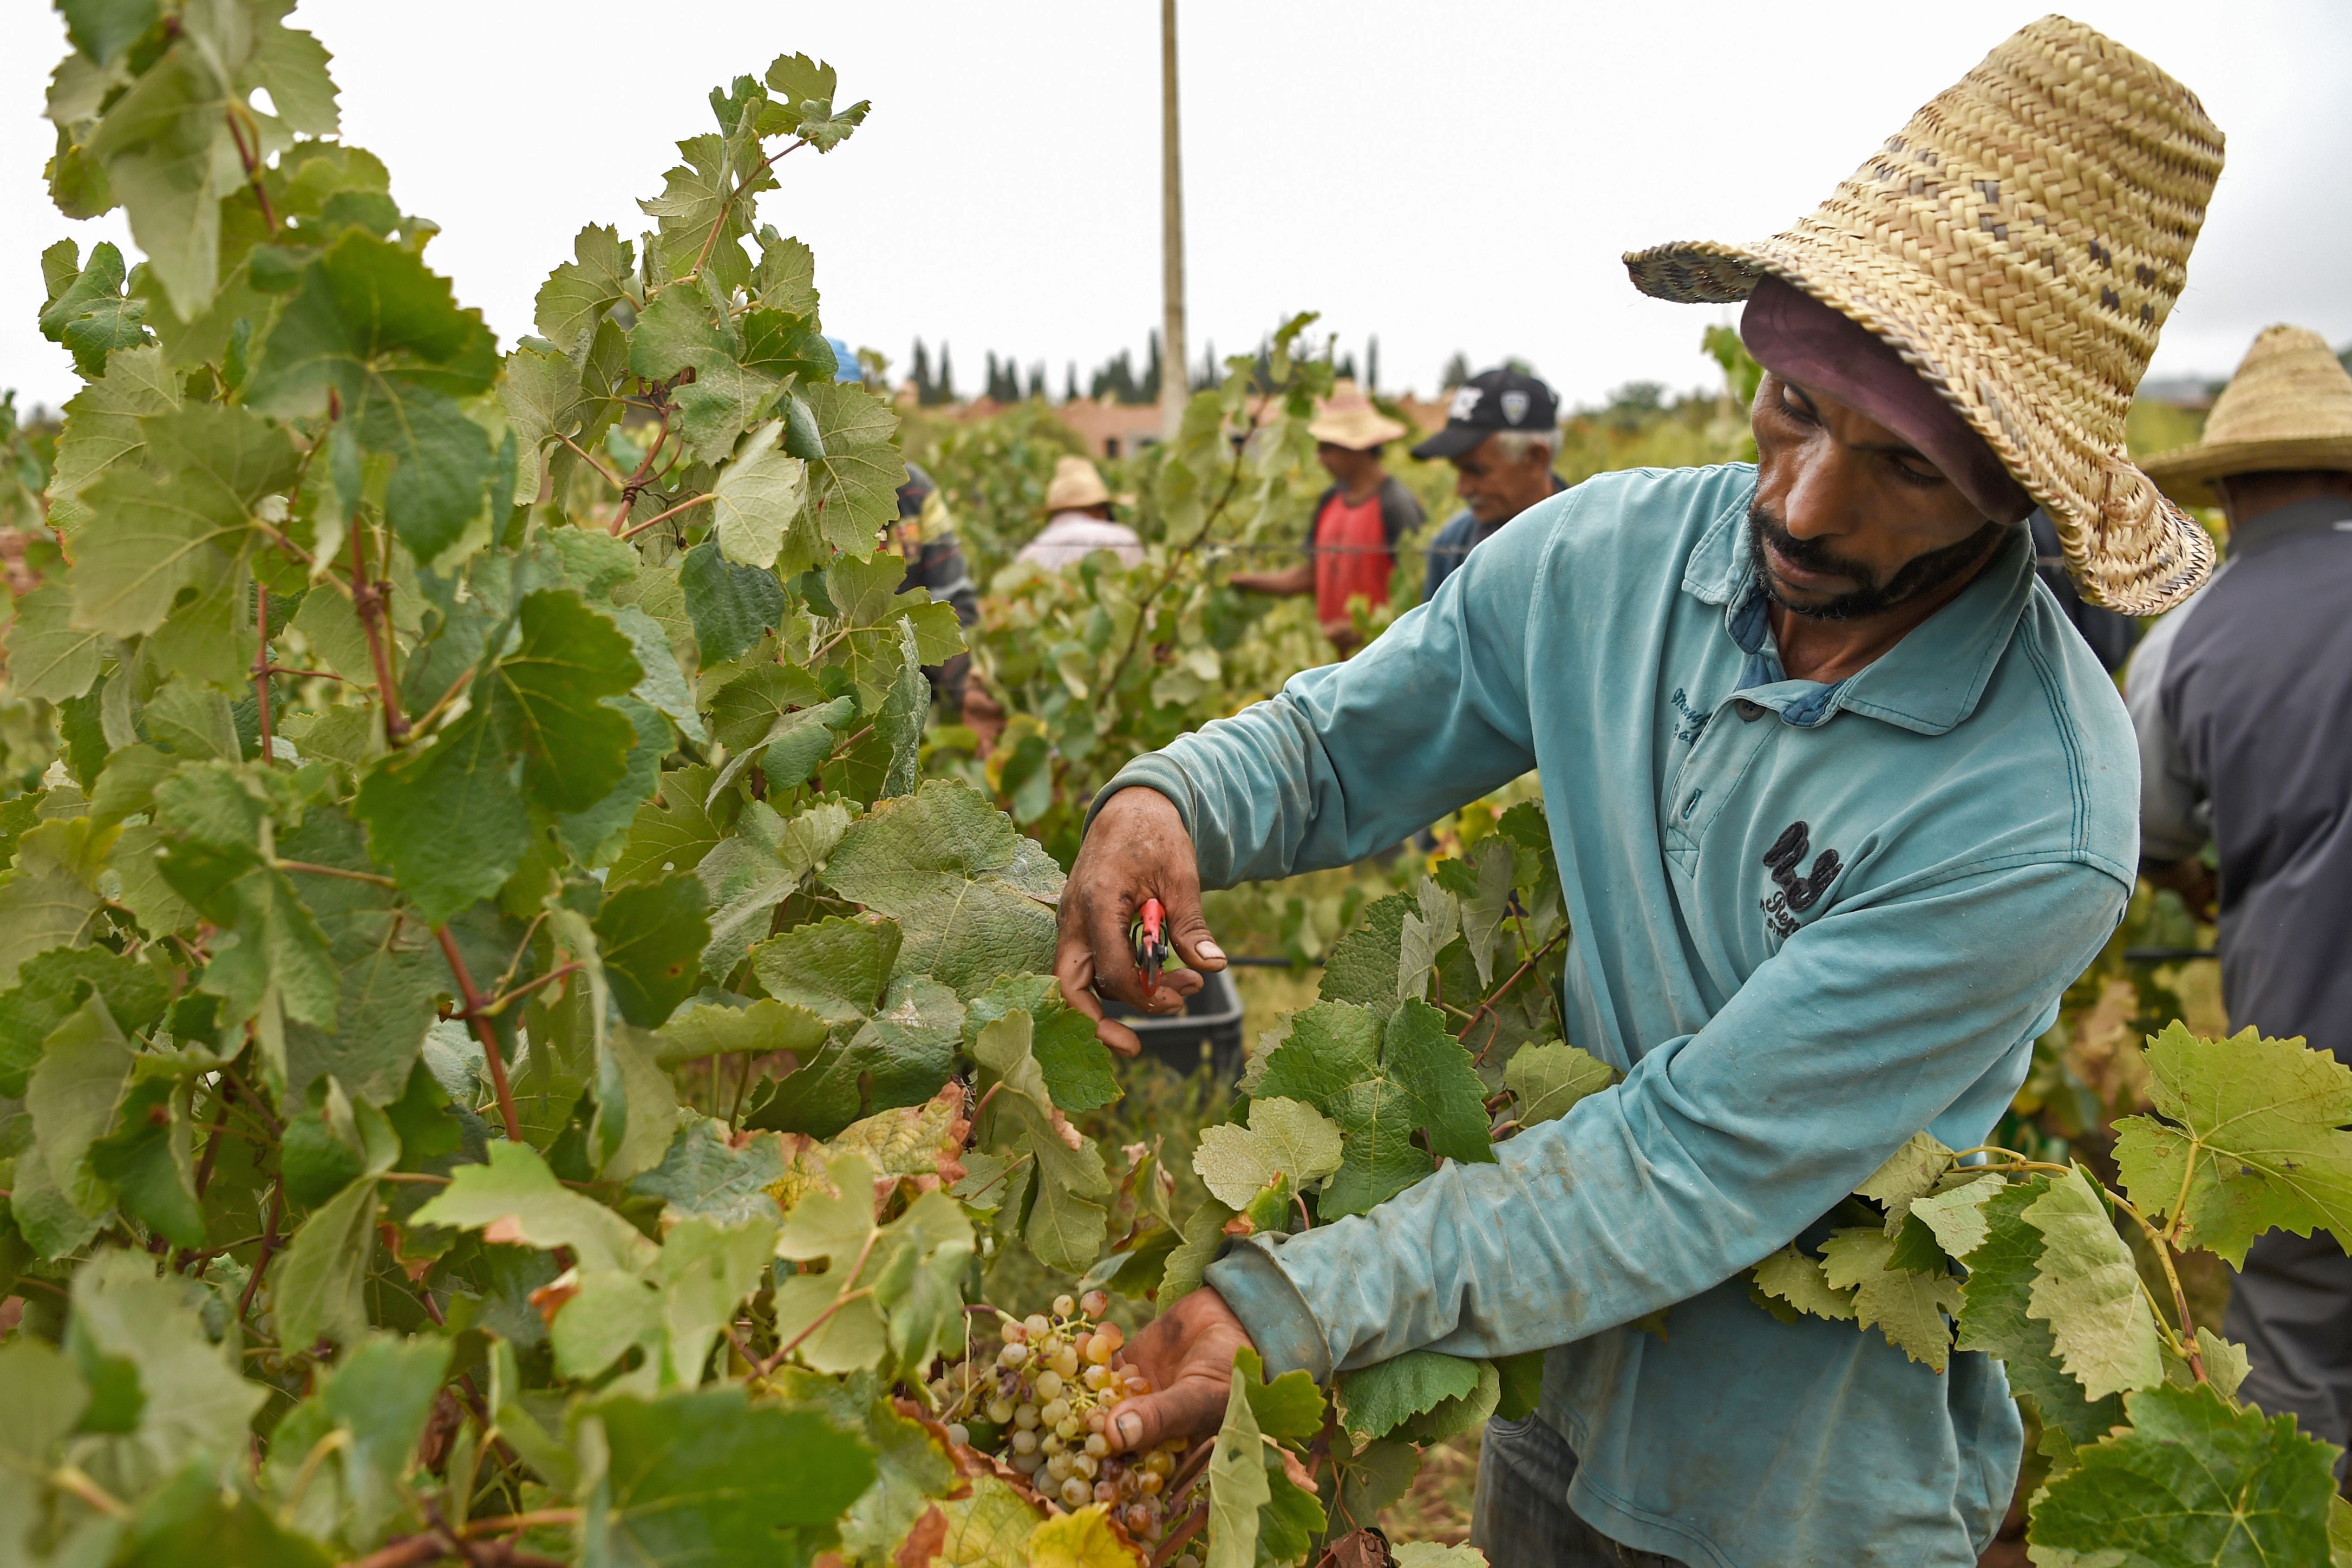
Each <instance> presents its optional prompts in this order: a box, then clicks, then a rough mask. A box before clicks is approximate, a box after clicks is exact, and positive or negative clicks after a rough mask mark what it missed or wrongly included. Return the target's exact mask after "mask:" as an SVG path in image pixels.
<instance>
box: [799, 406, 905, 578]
mask: <svg viewBox="0 0 2352 1568" xmlns="http://www.w3.org/2000/svg"><path fill="white" fill-rule="evenodd" d="M799 392H800V395H801V397H802V398H803V400H804V401H805V402H806V403H807V405H808V407H809V412H810V413H811V414H813V415H814V416H815V417H816V426H817V431H818V434H819V436H820V437H822V439H823V440H824V458H822V459H821V460H819V461H817V462H815V463H813V464H811V465H810V476H811V479H812V480H813V481H814V482H813V484H812V486H811V489H810V500H811V502H812V504H813V505H814V508H815V510H816V516H817V521H818V525H819V527H820V529H821V530H822V531H823V534H824V542H826V543H827V544H829V545H831V546H833V548H835V549H836V550H841V551H845V552H848V553H850V554H852V555H865V554H868V553H870V552H872V551H873V549H874V541H875V538H876V536H877V534H878V533H880V531H882V530H883V529H884V528H886V527H887V526H888V525H889V523H890V522H891V521H892V520H893V519H895V518H896V517H897V516H898V487H899V486H900V485H903V484H905V483H906V482H907V463H906V459H905V458H903V457H901V456H900V455H899V452H898V441H897V440H896V438H895V437H897V434H898V411H897V410H896V409H894V408H892V407H891V406H890V405H889V404H887V403H886V402H884V401H883V400H882V399H881V398H879V397H877V396H875V395H873V394H872V393H870V392H868V391H866V389H865V388H864V387H862V386H852V385H849V384H845V383H843V382H837V381H825V382H818V383H815V384H803V385H802V386H801V387H800V389H799Z"/></svg>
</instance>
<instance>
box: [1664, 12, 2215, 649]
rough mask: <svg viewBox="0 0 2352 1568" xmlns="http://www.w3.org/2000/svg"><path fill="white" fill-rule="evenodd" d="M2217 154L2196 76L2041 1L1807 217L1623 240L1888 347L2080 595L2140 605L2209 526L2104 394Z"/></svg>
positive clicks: (2135, 337)
mask: <svg viewBox="0 0 2352 1568" xmlns="http://www.w3.org/2000/svg"><path fill="white" fill-rule="evenodd" d="M2220 174H2221V130H2220V128H2219V127H2217V126H2215V125H2214V123H2213V122H2212V121H2211V120H2210V119H2208V118H2207V117H2206V114H2205V110H2204V106H2203V105H2201V104H2200V103H2199V102H2198V100H2197V96H2196V95H2195V94H2194V93H2192V92H2190V91H2189V89H2187V88H2185V87H2183V86H2182V85H2181V84H2180V83H2179V82H2177V81H2175V80H2174V79H2172V78H2170V77H2168V76H2167V75H2166V74H2165V73H2164V72H2163V71H2162V70H2160V69H2158V68H2157V67H2156V66H2155V65H2154V64H2152V63H2151V62H2149V61H2147V60H2146V59H2143V58H2140V57H2139V56H2138V55H2137V54H2134V53H2133V52H2132V51H2131V50H2129V49H2127V48H2126V47H2123V46H2122V45H2121V44H2118V43H2116V41H2115V40H2114V39H2112V38H2109V37H2105V36H2104V35H2102V34H2100V33H2097V32H2095V31H2093V30H2092V29H2091V28H2089V27H2086V26H2083V25H2082V24H2081V23H2079V22H2074V21H2070V20H2068V19H2067V18H2065V17H2063V16H2045V17H2043V18H2042V20H2041V21H2039V22H2036V23H2034V24H2033V25H2032V26H2029V27H2026V28H2024V29H2022V30H2021V31H2020V32H2018V33H2016V34H2015V35H2013V36H2012V37H2010V38H2009V39H2008V40H2007V41H2006V42H2004V43H2003V44H2001V45H2000V47H1998V48H1996V49H1994V50H1993V51H1992V53H1991V54H1990V55H1988V56H1986V57H1985V58H1984V61H1983V63H1982V64H1980V65H1979V66H1978V67H1977V68H1975V69H1974V70H1972V71H1970V72H1969V74H1968V75H1967V76H1965V77H1963V78H1962V79H1960V81H1959V82H1958V85H1956V86H1954V87H1952V88H1950V89H1948V90H1946V91H1944V92H1942V93H1939V94H1937V96H1936V97H1935V98H1934V99H1933V100H1930V101H1929V102H1928V103H1927V106H1926V107H1925V108H1923V109H1921V110H1919V112H1918V113H1916V114H1915V115H1913V116H1912V118H1911V122H1910V123H1909V124H1908V125H1906V126H1905V127H1904V128H1903V130H1902V131H1901V132H1899V133H1898V134H1896V135H1895V136H1892V137H1889V138H1888V139H1887V141H1886V142H1885V145H1884V146H1883V147H1882V148H1881V149H1880V150H1879V151H1878V152H1876V153H1873V154H1872V155H1871V157H1870V159H1869V160H1868V161H1867V162H1866V163H1864V164H1863V166H1862V167H1861V168H1860V169H1858V170H1856V171H1855V172H1854V173H1853V174H1852V175H1850V176H1848V177H1847V178H1846V180H1845V181H1844V182H1843V184H1840V185H1839V186H1838V189H1837V193H1836V194H1835V195H1832V196H1831V197H1830V199H1829V200H1828V201H1827V202H1826V203H1824V204H1823V205H1822V207H1821V209H1820V210H1819V211H1817V212H1815V213H1814V214H1813V215H1812V216H1810V217H1807V218H1805V219H1803V220H1801V222H1799V223H1798V224H1797V226H1795V227H1794V228H1791V229H1790V230H1789V231H1787V232H1786V233H1784V234H1780V235H1776V236H1775V237H1772V238H1770V239H1767V240H1761V241H1759V242H1757V243H1756V244H1753V245H1726V244H1720V243H1717V242H1714V241H1697V242H1685V243H1679V244H1674V245H1664V246H1658V247H1654V248H1652V249H1649V250H1643V251H1637V252H1633V253H1631V254H1629V255H1627V257H1626V258H1625V266H1626V268H1627V270H1628V271H1629V272H1631V273H1632V275H1633V282H1634V284H1635V286H1636V287H1638V288H1640V289H1642V290H1643V292H1644V293H1648V294H1654V295H1656V296H1657V297H1659V298H1660V299H1664V300H1680V301H1683V302H1685V303H1730V302H1732V301H1735V300H1744V299H1746V298H1747V297H1748V294H1749V293H1750V291H1751V290H1753V289H1755V288H1756V286H1757V283H1758V281H1759V279H1763V278H1765V277H1776V278H1779V279H1782V280H1784V281H1785V282H1787V283H1789V284H1791V285H1793V286H1794V287H1795V288H1797V289H1800V290H1801V291H1802V292H1804V293H1805V294H1807V295H1810V296H1811V297H1812V298H1813V299H1815V300H1820V301H1821V302H1822V304H1825V305H1828V306H1830V307H1831V308H1832V309H1833V310H1837V311H1839V312H1840V313H1841V314H1843V315H1844V316H1846V317H1848V318H1850V319H1852V320H1853V321H1857V322H1859V323H1861V324H1862V325H1863V326H1864V327H1865V328H1867V329H1869V331H1871V332H1872V333H1874V335H1876V336H1877V337H1878V338H1880V339H1881V340H1883V341H1884V342H1886V343H1888V344H1890V345H1891V346H1893V347H1894V348H1895V350H1896V351H1897V352H1898V353H1900V354H1901V355H1902V357H1903V359H1904V360H1905V362H1906V363H1909V364H1910V365H1911V366H1912V367H1913V368H1914V369H1916V371H1917V372H1918V373H1919V374H1920V376H1921V378H1922V379H1923V380H1925V381H1926V382H1927V384H1929V385H1930V386H1932V387H1933V388H1935V390H1936V391H1937V393H1938V394H1940V395H1942V396H1943V398H1944V400H1945V401H1946V402H1948V403H1949V404H1950V405H1951V406H1952V407H1953V409H1954V410H1955V411H1956V412H1958V414H1959V415H1960V416H1961V417H1962V418H1963V419H1965V420H1966V421H1967V422H1968V424H1969V427H1970V428H1972V429H1973V430H1975V431H1976V432H1977V434H1978V435H1979V436H1981V437H1984V440H1985V442H1986V443H1987V445H1989V446H1990V447H1991V448H1992V451H1993V454H1994V455H1995V456H1996V457H1997V458H1999V459H2000V463H2001V466H2002V467H2003V468H2006V469H2007V470H2008V471H2009V473H2010V474H2011V476H2012V477H2013V478H2014V479H2016V480H2017V481H2018V483H2020V484H2021V485H2022V486H2023V487H2024V488H2025V489H2026V490H2027V491H2028V492H2029V493H2030V494H2031V495H2032V499H2033V500H2035V501H2036V502H2038V503H2039V504H2040V506H2041V507H2042V510H2044V511H2045V512H2047V513H2048V514H2049V516H2050V519H2051V521H2052V522H2053V523H2054V524H2055V525H2056V526H2057V531H2058V537H2059V540H2060V542H2062V544H2063V546H2064V549H2065V552H2066V564H2067V569H2068V570H2069V571H2070V572H2072V573H2073V574H2074V580H2075V581H2076V582H2077V583H2079V584H2081V585H2082V588H2083V592H2084V595H2085V596H2086V597H2088V598H2090V599H2092V600H2094V601H2095V602H2096V603H2099V604H2102V605H2106V606H2107V607H2108V608H2110V609H2115V610H2120V611H2123V612H2124V613H2125V614H2127V615H2136V616H2145V615H2155V614H2157V613H2158V612H2159V611H2163V610H2167V609H2169V608H2171V607H2172V606H2173V605H2178V604H2179V603H2180V602H2181V601H2182V600H2183V599H2186V598H2187V597H2188V596H2189V595H2190V594H2191V593H2193V592H2195V591H2196V589H2197V586H2198V585H2199V584H2201V583H2202V582H2204V581H2205V579H2206V577H2207V576H2208V575H2209V574H2210V573H2211V571H2212V568H2213V560H2214V549H2213V542H2212V540H2211V539H2210V537H2209V536H2208V535H2207V534H2206V532H2205V531H2204V530H2203V529H2201V528H2200V527H2199V526H2198V525H2197V523H2196V521H2195V520H2194V519H2192V518H2190V517H2189V515H2188V514H2187V513H2186V512H2184V511H2182V510H2180V509H2179V507H2178V506H2177V505H2175V504H2174V503H2173V502H2171V501H2170V500H2167V499H2166V498H2165V497H2164V495H2163V494H2162V493H2160V492H2159V491H2158V489H2157V487H2156V485H2155V484H2154V483H2153V482H2152V481H2151V480H2150V479H2148V477H2147V475H2146V474H2145V473H2143V472H2141V471H2140V470H2139V469H2138V468H2135V467H2134V466H2133V465H2132V462H2131V459H2130V458H2129V457H2128V456H2127V455H2126V451H2125V447H2124V415H2125V413H2126V411H2127V410H2128V409H2129V408H2130V406H2131V399H2132V392H2133V389H2134V388H2135V387H2137V385H2138V384H2139V378H2140V374H2141V373H2142V372H2143V371H2145V370H2146V369H2147V360H2148V355H2149V354H2150V353H2153V352H2154V351H2155V348H2156V341H2157V332H2158V329H2159V328H2161V327H2162V326H2163V324H2164V321H2165V318H2166V317H2167V316H2168V315H2169V314H2170V313H2171V311H2172V306H2173V302H2174V301H2175V300H2178V299H2179V297H2180V289H2181V287H2182V285H2183V283H2184V282H2185V281H2186V280H2187V278H2188V262H2189V247H2191V246H2192V245H2193V244H2194V243H2195V242H2196V238H2197V231H2198V229H2199V228H2200V226H2202V224H2203V223H2204V220H2205V205H2206V203H2207V201H2208V200H2209V199H2210V197H2211V195H2212V194H2213V182H2214V180H2215V179H2216V178H2217V177H2219V175H2220Z"/></svg>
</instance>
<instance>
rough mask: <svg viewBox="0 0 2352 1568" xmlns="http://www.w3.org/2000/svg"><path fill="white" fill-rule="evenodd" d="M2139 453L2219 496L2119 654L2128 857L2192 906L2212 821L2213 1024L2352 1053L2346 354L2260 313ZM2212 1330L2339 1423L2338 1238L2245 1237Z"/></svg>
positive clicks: (2314, 1411)
mask: <svg viewBox="0 0 2352 1568" xmlns="http://www.w3.org/2000/svg"><path fill="white" fill-rule="evenodd" d="M2145 467H2146V468H2147V474H2148V477H2149V478H2150V479H2154V480H2156V482H2157V483H2158V484H2159V485H2162V486H2163V487H2164V489H2165V493H2167V494H2168V495H2170V496H2171V497H2172V498H2173V499H2175V500H2180V501H2184V502H2187V503H2188V504H2189V505H2192V506H2219V507H2221V510H2222V512H2223V514H2224V515H2225V516H2226V517H2227V518H2228V519H2229V522H2230V559H2229V562H2228V563H2227V564H2226V565H2225V566H2224V567H2223V568H2222V569H2221V571H2220V572H2218V573H2216V574H2214V577H2213V580H2212V582H2211V583H2210V584H2207V585H2206V586H2205V587H2204V588H2203V589H2201V590H2200V592H2199V593H2198V594H2197V595H2196V596H2195V597H2193V598H2191V599H2190V600H2189V602H2188V603H2187V604H2186V605H2182V606H2181V607H2180V608H2179V609H2177V610H2175V611H2173V612H2172V613H2171V614H2170V615H2168V616H2165V617H2164V619H2162V620H2161V621H2158V623H2157V625H2156V628H2155V630H2154V631H2152V632H2150V633H2149V635H2148V638H2147V642H2146V643H2145V644H2144V645H2143V646H2142V647H2141V648H2140V650H2139V652H2138V654H2137V656H2136V657H2135V658H2133V660H2132V665H2131V669H2130V672H2129V679H2128V684H2127V687H2126V692H2127V695H2128V698H2129V700H2130V704H2131V713H2132V721H2133V722H2134V724H2135V725H2136V726H2137V729H2138V731H2139V745H2140V858H2141V865H2142V868H2143V869H2144V870H2146V871H2147V874H2148V875H2149V876H2150V877H2151V878H2152V879H2155V880H2157V881H2158V882H2159V883H2160V884H2163V885H2166V886H2169V887H2172V888H2175V889H2179V891H2180V892H2182V894H2183V895H2184V896H2185V897H2186V898H2187V899H2188V900H2189V902H2190V905H2191V907H2192V908H2194V909H2197V910H2199V912H2200V913H2204V912H2207V910H2208V909H2209V907H2210V905H2212V903H2213V902H2214V898H2213V895H2214V893H2215V891H2216V889H2215V886H2214V878H2213V876H2212V874H2211V873H2210V872H2209V871H2208V870H2207V869H2206V868H2205V865H2204V862H2203V859H2202V853H2203V850H2204V847H2205V844H2206V841H2207V840H2208V839H2209V838H2210V840H2211V841H2212V843H2213V846H2214V848H2215V850H2216V851H2217V858H2218V859H2219V862H2220V867H2221V877H2220V886H2219V889H2218V890H2219V893H2220V900H2219V911H2218V912H2219V923H2220V927H2221V1000H2222V1002H2223V1004H2224V1005H2226V1006H2227V1007H2228V1008H2229V1012H2230V1023H2231V1027H2233V1028H2245V1027H2248V1026H2252V1027H2254V1028H2258V1029H2260V1030H2261V1031H2262V1032H2263V1034H2265V1035H2269V1036H2272V1037H2276V1038H2281V1039H2285V1038H2289V1037H2294V1036H2296V1035H2300V1036H2302V1037H2305V1039H2306V1040H2308V1041H2309V1042H2310V1044H2311V1045H2312V1046H2314V1047H2316V1048H2318V1049H2320V1050H2324V1051H2331V1052H2334V1053H2335V1054H2336V1059H2337V1060H2339V1061H2352V955H2347V952H2346V939H2345V933H2346V932H2347V931H2352V614H2347V610H2352V375H2347V374H2345V371H2344V366H2343V364H2342V363H2341V362H2339V361H2338V360H2337V359H2336V354H2335V352H2334V351H2333V350H2331V349H2330V348H2328V346H2327V344H2326V342H2325V341H2324V340H2322V339H2321V338H2320V336H2319V334H2318V333H2316V332H2312V331H2305V330H2304V329H2303V328H2301V327H2273V328H2271V329H2270V330H2269V331H2265V332H2263V334H2262V336H2260V337H2258V338H2256V339H2255V340H2254V346H2253V347H2252V349H2251V350H2250V351H2248V353H2247V354H2246V358H2245V363H2242V364H2241V365H2240V366H2239V367H2238V374H2237V375H2236V376H2235V377H2233V378H2232V379H2231V382H2230V384H2229V386H2228V387H2227V388H2226V389H2225V390H2224V391H2223V392H2222V394H2221V397H2220V398H2219V399H2218V400H2217V401H2216V402H2215V403H2214V405H2213V413H2212V416H2211V417H2210V419H2208V420H2207V421H2206V425H2205V433H2204V437H2203V438H2202V439H2200V441H2199V442H2198V443H2197V444H2196V445H2195V446H2193V447H2187V448H2185V449H2183V450H2181V451H2178V452H2170V453H2167V454H2166V455H2165V456H2163V457H2160V458H2149V459H2148V461H2147V464H2146V465H2145ZM2224 1332H2225V1333H2226V1334H2227V1335H2228V1337H2229V1338H2231V1339H2232V1340H2235V1341H2237V1342H2240V1343H2242V1344H2243V1345H2244V1346H2245V1347H2246V1352H2247V1358H2248V1360H2249V1362H2250V1363H2252V1365H2251V1370H2249V1371H2248V1373H2247V1374H2246V1380H2245V1383H2244V1384H2242V1386H2241V1388H2240V1390H2239V1392H2240V1394H2242V1396H2243V1397H2245V1398H2246V1399H2248V1400H2250V1401H2251V1402H2252V1403H2253V1404H2254V1405H2258V1406H2260V1407H2261V1408H2262V1409H2263V1410H2265V1411H2267V1412H2269V1413H2271V1414H2273V1415H2281V1414H2284V1413H2287V1412H2290V1411H2291V1412H2293V1413H2294V1415H2295V1416H2296V1417H2297V1418H2298V1422H2299V1424H2300V1425H2301V1426H2302V1427H2303V1429H2304V1430H2305V1431H2307V1432H2310V1433H2312V1434H2313V1435H2314V1436H2319V1437H2324V1438H2326V1440H2327V1441H2329V1442H2331V1443H2337V1444H2343V1443H2345V1442H2347V1439H2352V1258H2347V1257H2346V1256H2345V1254H2344V1249H2343V1247H2342V1245H2341V1241H2340V1239H2339V1238H2337V1237H2331V1236H2329V1235H2327V1234H2326V1232H2315V1233H2314V1234H2313V1235H2311V1236H2310V1237H2298V1236H2294V1235H2290V1234H2289V1233H2287V1232H2285V1231H2281V1230H2274V1231H2273V1232H2271V1233H2270V1234H2269V1235H2267V1236H2264V1237H2260V1238H2259V1239H2257V1240H2256V1241H2255V1242H2254V1244H2253V1246H2252V1248H2251V1249H2249V1250H2248V1252H2247V1254H2246V1260H2245V1267H2244V1268H2243V1269H2242V1271H2241V1272H2240V1273H2239V1275H2238V1278H2237V1281H2236V1284H2235V1285H2234V1287H2233V1288H2232V1289H2231V1295H2230V1310H2229V1315H2228V1318H2227V1319H2226V1321H2225V1326H2224Z"/></svg>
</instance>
